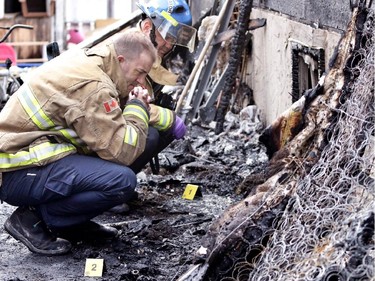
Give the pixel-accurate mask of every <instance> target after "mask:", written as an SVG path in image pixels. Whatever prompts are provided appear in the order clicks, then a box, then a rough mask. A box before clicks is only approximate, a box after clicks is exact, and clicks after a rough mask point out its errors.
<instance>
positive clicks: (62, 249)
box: [4, 207, 71, 255]
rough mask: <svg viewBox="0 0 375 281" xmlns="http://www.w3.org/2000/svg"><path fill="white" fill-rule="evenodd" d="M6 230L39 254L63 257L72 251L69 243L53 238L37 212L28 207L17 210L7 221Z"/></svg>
mask: <svg viewBox="0 0 375 281" xmlns="http://www.w3.org/2000/svg"><path fill="white" fill-rule="evenodd" d="M4 228H5V230H6V231H7V232H8V233H9V234H10V235H11V236H12V237H13V238H14V239H16V240H19V241H21V242H22V243H23V244H25V245H26V247H27V248H29V250H30V251H31V252H34V253H37V254H42V255H62V254H66V253H67V252H69V250H70V249H71V244H70V242H69V241H66V240H64V239H60V238H56V237H55V236H53V235H52V233H51V232H50V231H49V230H48V228H47V227H46V225H45V223H44V222H43V221H42V220H41V219H40V218H39V217H38V216H37V214H36V212H35V211H32V210H30V209H29V208H27V207H19V208H17V209H16V210H15V211H14V212H13V214H12V215H11V216H10V217H9V218H8V219H7V220H6V221H5V224H4Z"/></svg>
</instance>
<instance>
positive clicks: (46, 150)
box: [0, 142, 76, 169]
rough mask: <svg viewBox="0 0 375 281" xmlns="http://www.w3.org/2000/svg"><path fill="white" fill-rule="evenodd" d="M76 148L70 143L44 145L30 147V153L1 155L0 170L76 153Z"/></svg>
mask: <svg viewBox="0 0 375 281" xmlns="http://www.w3.org/2000/svg"><path fill="white" fill-rule="evenodd" d="M74 150H76V148H75V147H74V146H73V145H72V144H69V143H50V142H46V143H42V144H39V145H36V146H34V147H30V150H29V151H19V152H16V153H14V154H10V153H0V169H7V168H17V167H23V166H30V165H32V164H35V163H38V162H40V161H42V160H44V159H48V158H50V157H52V156H55V155H58V154H61V153H66V152H69V151H74Z"/></svg>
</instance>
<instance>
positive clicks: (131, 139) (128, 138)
mask: <svg viewBox="0 0 375 281" xmlns="http://www.w3.org/2000/svg"><path fill="white" fill-rule="evenodd" d="M137 141H138V133H137V131H136V129H134V127H132V126H130V125H127V126H126V133H125V137H124V142H125V143H127V144H130V145H132V146H136V145H137Z"/></svg>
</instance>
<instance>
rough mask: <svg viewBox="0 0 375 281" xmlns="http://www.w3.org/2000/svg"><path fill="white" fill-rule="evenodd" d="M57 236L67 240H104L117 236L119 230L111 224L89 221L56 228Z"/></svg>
mask: <svg viewBox="0 0 375 281" xmlns="http://www.w3.org/2000/svg"><path fill="white" fill-rule="evenodd" d="M53 232H54V233H55V234H56V236H57V237H61V238H64V239H66V240H69V241H72V242H77V241H103V240H110V239H113V238H116V237H117V236H118V230H117V229H116V228H114V227H111V226H106V225H101V224H98V223H96V222H93V221H88V222H85V223H82V224H79V225H76V226H70V227H66V228H62V229H58V230H57V229H54V230H53Z"/></svg>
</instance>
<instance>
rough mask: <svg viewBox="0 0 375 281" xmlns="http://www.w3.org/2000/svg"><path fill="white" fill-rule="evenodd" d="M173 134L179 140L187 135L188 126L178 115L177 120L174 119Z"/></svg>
mask: <svg viewBox="0 0 375 281" xmlns="http://www.w3.org/2000/svg"><path fill="white" fill-rule="evenodd" d="M172 133H173V136H174V137H175V138H176V140H179V139H181V138H183V137H184V136H185V133H186V126H185V123H184V121H183V120H182V119H181V118H180V117H178V116H177V115H176V120H175V121H174V124H173V128H172Z"/></svg>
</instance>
